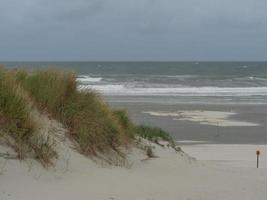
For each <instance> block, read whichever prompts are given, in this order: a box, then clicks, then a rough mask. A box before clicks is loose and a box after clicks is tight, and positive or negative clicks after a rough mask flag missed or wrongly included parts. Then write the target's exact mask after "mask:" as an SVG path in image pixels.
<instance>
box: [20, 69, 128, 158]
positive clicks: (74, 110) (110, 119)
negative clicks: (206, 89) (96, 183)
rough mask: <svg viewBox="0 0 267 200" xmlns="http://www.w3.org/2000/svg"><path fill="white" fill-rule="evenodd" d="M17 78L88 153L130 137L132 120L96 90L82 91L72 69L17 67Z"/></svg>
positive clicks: (119, 142) (108, 148)
mask: <svg viewBox="0 0 267 200" xmlns="http://www.w3.org/2000/svg"><path fill="white" fill-rule="evenodd" d="M16 77H17V81H18V82H19V83H20V84H21V85H22V86H23V88H24V89H25V90H26V91H27V92H28V93H29V94H30V96H31V97H32V98H33V101H34V102H35V103H36V105H38V107H39V108H40V109H42V110H43V111H46V112H48V113H50V114H51V115H52V116H53V117H55V118H56V119H58V120H59V121H60V122H62V123H63V124H64V125H65V126H66V127H67V128H68V129H69V130H70V135H71V137H72V138H73V139H75V141H77V143H78V144H79V147H80V151H81V152H82V153H84V154H86V155H97V153H98V152H99V153H105V152H107V151H109V150H111V149H112V150H115V151H118V147H119V146H120V145H122V144H126V143H128V142H130V140H131V134H130V132H131V131H130V129H129V128H130V120H129V119H128V117H127V116H126V113H124V112H122V111H112V110H111V109H110V108H109V106H108V105H107V104H105V103H104V102H103V101H102V100H101V98H100V97H99V95H98V94H96V93H95V92H93V91H86V92H79V91H78V90H77V83H76V76H75V74H73V73H71V72H59V71H34V72H31V73H27V72H25V71H18V72H17V73H16Z"/></svg>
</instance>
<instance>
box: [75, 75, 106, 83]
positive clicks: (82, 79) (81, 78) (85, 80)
mask: <svg viewBox="0 0 267 200" xmlns="http://www.w3.org/2000/svg"><path fill="white" fill-rule="evenodd" d="M102 79H103V78H102V77H90V76H79V77H78V78H77V79H76V80H77V81H78V82H80V83H90V82H100V81H102Z"/></svg>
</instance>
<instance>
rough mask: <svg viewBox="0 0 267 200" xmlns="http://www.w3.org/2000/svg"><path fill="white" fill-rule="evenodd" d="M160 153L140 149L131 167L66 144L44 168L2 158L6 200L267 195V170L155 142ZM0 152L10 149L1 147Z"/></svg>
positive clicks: (256, 199)
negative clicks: (49, 166) (96, 159)
mask: <svg viewBox="0 0 267 200" xmlns="http://www.w3.org/2000/svg"><path fill="white" fill-rule="evenodd" d="M155 147H156V148H155V150H154V151H155V153H156V155H157V156H158V158H153V159H145V158H146V156H145V155H144V153H143V152H141V151H140V150H138V149H133V150H132V152H131V153H130V155H129V159H128V164H129V165H127V167H107V166H106V167H103V166H101V165H100V164H96V163H95V162H92V161H91V160H90V159H88V158H85V157H83V156H82V155H80V154H78V153H76V152H75V151H73V150H72V149H70V148H68V147H67V144H61V146H58V148H60V149H61V150H60V151H61V153H60V157H59V160H58V161H57V163H56V166H55V167H54V168H52V169H48V170H45V169H43V168H42V167H41V166H40V165H39V164H38V163H36V162H35V161H32V160H26V161H24V162H19V161H18V160H6V159H4V158H0V199H1V200H2V199H3V200H8V199H12V200H15V199H16V200H36V199H38V200H45V199H50V200H53V199H57V200H60V199H62V200H73V199H86V200H111V199H114V200H163V199H164V200H165V199H166V200H178V199H179V200H201V199H203V200H209V199H210V200H215V199H216V200H220V199H221V200H225V199H227V200H231V199H233V200H239V199H240V200H246V199H248V200H251V199H253V200H261V199H262V200H264V199H266V196H267V190H266V185H267V170H266V169H264V168H263V169H258V170H256V169H254V168H244V167H231V166H225V165H220V164H218V163H210V162H207V161H196V160H195V159H192V158H191V157H189V156H188V155H186V154H184V153H181V152H180V153H176V152H175V151H174V150H172V149H169V148H167V147H166V148H162V147H160V146H155ZM0 151H1V152H4V151H10V150H9V149H7V148H6V147H1V149H0Z"/></svg>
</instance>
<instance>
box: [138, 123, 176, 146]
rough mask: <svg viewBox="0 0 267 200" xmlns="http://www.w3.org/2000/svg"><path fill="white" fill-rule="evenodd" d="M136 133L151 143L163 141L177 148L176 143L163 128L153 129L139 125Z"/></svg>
mask: <svg viewBox="0 0 267 200" xmlns="http://www.w3.org/2000/svg"><path fill="white" fill-rule="evenodd" d="M135 132H136V134H137V135H138V136H140V137H142V138H145V139H147V140H150V141H153V142H155V141H157V140H158V139H161V140H163V141H167V142H169V144H170V145H171V146H173V147H174V146H175V142H174V140H173V138H172V137H171V136H170V134H169V133H168V132H166V131H164V130H162V129H161V128H158V127H151V126H147V125H139V126H136V127H135Z"/></svg>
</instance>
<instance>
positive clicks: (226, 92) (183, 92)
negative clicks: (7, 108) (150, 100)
mask: <svg viewBox="0 0 267 200" xmlns="http://www.w3.org/2000/svg"><path fill="white" fill-rule="evenodd" d="M79 89H81V90H86V89H94V90H97V91H99V92H100V93H102V94H105V95H118V96H119V95H132V96H133V95H136V96H143V95H149V96H157V95H159V96H203V97H209V96H210V97H213V96H215V97H216V96H218V97H220V96H237V97H239V96H241V97H242V96H244V97H246V96H267V87H166V88H163V87H149V88H144V87H134V86H132V85H131V86H127V85H123V84H111V85H98V84H97V85H81V86H79Z"/></svg>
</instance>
